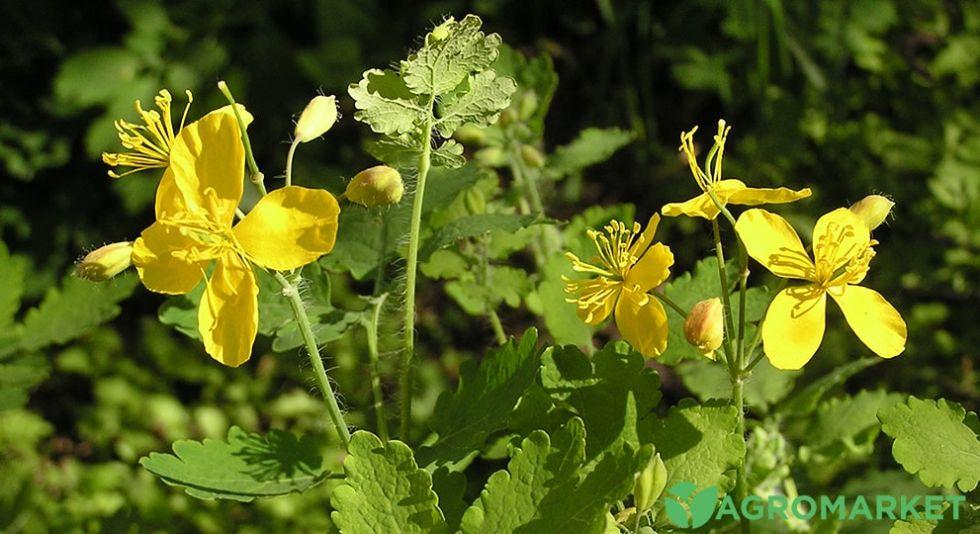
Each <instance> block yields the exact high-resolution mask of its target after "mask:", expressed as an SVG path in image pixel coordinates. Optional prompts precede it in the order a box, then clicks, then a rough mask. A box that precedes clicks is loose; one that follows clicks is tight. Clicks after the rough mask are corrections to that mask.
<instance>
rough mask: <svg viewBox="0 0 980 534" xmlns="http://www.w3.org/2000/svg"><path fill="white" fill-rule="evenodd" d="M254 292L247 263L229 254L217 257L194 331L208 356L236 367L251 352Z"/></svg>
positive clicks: (255, 304) (255, 324) (255, 306)
mask: <svg viewBox="0 0 980 534" xmlns="http://www.w3.org/2000/svg"><path fill="white" fill-rule="evenodd" d="M258 294H259V288H258V286H257V285H256V284H255V274H254V273H253V272H252V268H251V266H249V265H246V264H245V263H244V262H243V261H242V260H241V258H239V257H238V256H237V255H235V254H233V253H229V254H228V255H226V256H224V257H223V258H221V259H220V260H218V264H217V267H216V268H215V270H214V274H213V275H212V276H211V280H209V281H208V285H207V289H206V290H205V291H204V295H203V296H202V297H201V306H200V307H199V308H198V310H197V325H198V330H199V331H200V332H201V339H203V340H204V349H205V350H206V351H207V353H208V354H209V355H211V357H212V358H214V359H215V360H218V361H219V362H221V363H223V364H225V365H228V366H230V367H238V366H239V365H241V364H243V363H245V361H247V360H248V358H249V356H251V355H252V343H253V342H254V341H255V333H256V331H257V329H258V324H259V307H258Z"/></svg>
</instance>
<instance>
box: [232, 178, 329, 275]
mask: <svg viewBox="0 0 980 534" xmlns="http://www.w3.org/2000/svg"><path fill="white" fill-rule="evenodd" d="M339 214H340V206H339V205H338V204H337V199H335V198H334V196H333V195H331V194H330V193H328V192H326V191H323V190H321V189H307V188H305V187H298V186H289V187H283V188H282V189H277V190H275V191H273V192H271V193H269V194H268V195H266V196H264V197H262V200H260V201H259V202H258V204H256V205H255V208H253V209H252V211H251V212H249V214H248V215H247V216H245V218H244V219H242V221H241V222H239V223H238V224H237V225H236V226H235V237H236V238H237V239H238V242H239V243H240V244H241V245H242V248H243V249H244V250H245V252H246V254H247V255H248V257H249V258H250V259H251V260H252V261H254V262H255V263H257V264H259V265H261V266H263V267H266V268H269V269H275V270H277V271H284V270H288V269H295V268H297V267H301V266H303V265H306V264H307V263H310V262H312V261H314V260H316V259H317V258H319V257H320V256H322V255H324V254H326V253H327V252H330V251H331V250H332V249H333V245H334V242H335V241H336V239H337V216H338V215H339Z"/></svg>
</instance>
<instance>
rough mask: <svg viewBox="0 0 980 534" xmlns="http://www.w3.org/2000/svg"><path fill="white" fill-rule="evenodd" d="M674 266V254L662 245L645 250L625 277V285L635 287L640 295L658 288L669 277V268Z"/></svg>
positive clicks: (658, 244)
mask: <svg viewBox="0 0 980 534" xmlns="http://www.w3.org/2000/svg"><path fill="white" fill-rule="evenodd" d="M673 264H674V253H673V252H671V251H670V247H668V246H667V245H664V244H663V243H657V244H656V245H654V246H652V247H650V248H648V249H647V251H646V254H644V255H643V257H642V258H640V261H638V262H636V264H635V265H633V267H632V269H630V272H629V274H628V275H626V284H627V285H636V286H638V289H639V291H640V292H641V293H646V292H647V291H649V290H651V289H653V288H655V287H657V286H659V285H660V284H662V283H663V282H664V280H666V279H667V277H668V276H669V275H670V266H671V265H673Z"/></svg>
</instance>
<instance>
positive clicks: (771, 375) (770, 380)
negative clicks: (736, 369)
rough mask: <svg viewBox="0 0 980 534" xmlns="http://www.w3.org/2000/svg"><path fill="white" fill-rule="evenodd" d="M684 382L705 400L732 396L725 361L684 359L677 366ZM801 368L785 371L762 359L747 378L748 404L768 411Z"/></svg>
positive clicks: (782, 394) (781, 396)
mask: <svg viewBox="0 0 980 534" xmlns="http://www.w3.org/2000/svg"><path fill="white" fill-rule="evenodd" d="M676 370H677V373H678V374H679V375H680V376H681V380H682V381H683V382H684V386H685V387H687V389H689V390H690V391H691V392H692V393H694V394H695V395H697V397H698V398H699V399H701V400H702V401H706V400H708V399H730V398H731V396H732V385H731V380H730V378H729V374H728V369H727V368H726V367H725V365H724V364H723V363H720V362H711V361H708V360H706V359H702V360H695V361H691V362H686V363H682V364H681V365H678V366H677V367H676ZM799 375H800V372H799V371H782V370H779V369H776V368H775V367H773V366H772V365H771V364H770V363H769V361H768V360H765V359H763V361H761V362H759V363H758V364H757V365H756V367H755V369H753V370H752V374H751V375H749V377H748V378H747V379H746V380H745V382H744V384H745V404H746V405H748V406H750V407H753V408H756V409H759V410H761V411H763V412H765V411H766V410H767V409H768V407H769V406H771V405H773V404H775V403H777V402H779V401H780V400H782V399H783V398H784V397H785V396H786V395H787V394H788V393H789V392H790V390H792V389H793V383H794V381H795V380H796V377H797V376H799Z"/></svg>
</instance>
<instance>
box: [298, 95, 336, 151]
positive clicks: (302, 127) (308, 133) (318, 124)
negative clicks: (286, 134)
mask: <svg viewBox="0 0 980 534" xmlns="http://www.w3.org/2000/svg"><path fill="white" fill-rule="evenodd" d="M335 122H337V99H336V97H334V96H333V95H330V96H323V95H318V96H315V97H313V100H310V103H309V104H307V105H306V109H304V110H303V113H302V114H300V116H299V120H298V121H296V130H295V131H294V133H293V135H294V136H295V137H296V140H297V141H299V142H301V143H308V142H310V141H312V140H314V139H316V138H317V137H320V136H321V135H323V134H325V133H327V131H329V130H330V128H332V127H333V125H334V123H335Z"/></svg>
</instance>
